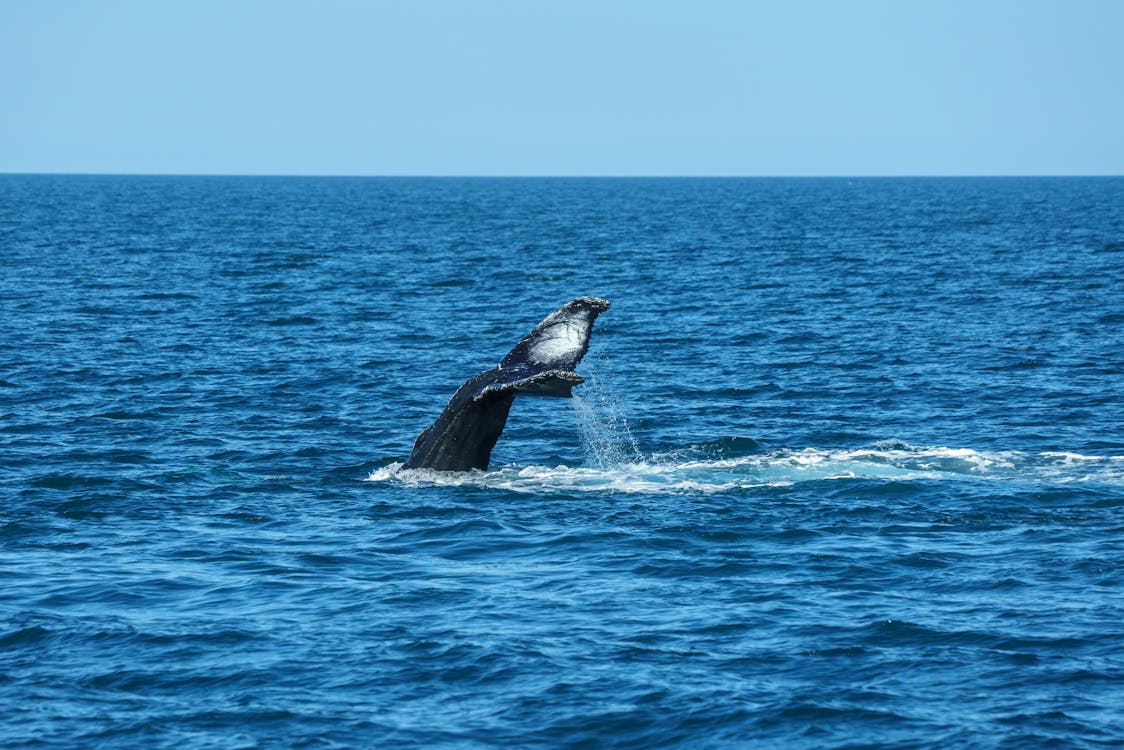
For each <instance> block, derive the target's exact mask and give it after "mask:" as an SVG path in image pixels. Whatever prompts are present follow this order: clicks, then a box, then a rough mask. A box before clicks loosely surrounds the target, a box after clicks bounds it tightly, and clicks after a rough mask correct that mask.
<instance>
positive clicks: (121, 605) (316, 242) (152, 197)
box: [0, 175, 1124, 750]
mask: <svg viewBox="0 0 1124 750" xmlns="http://www.w3.org/2000/svg"><path fill="white" fill-rule="evenodd" d="M586 294H589V295H597V296H601V297H606V298H608V299H610V300H611V301H612V308H611V309H610V310H609V311H608V312H606V313H605V314H604V315H602V316H601V318H600V319H598V321H597V324H596V326H595V329H594V335H593V339H592V346H591V350H590V353H589V355H588V356H587V357H586V359H585V361H584V362H583V363H582V364H581V365H580V366H579V368H578V370H579V372H581V373H582V374H583V375H584V376H585V377H586V378H587V382H586V383H585V384H584V385H582V386H581V387H579V388H578V389H577V390H576V393H580V394H581V395H580V397H579V398H575V399H572V400H562V399H544V398H539V399H535V398H529V397H528V398H520V399H518V400H517V401H516V403H515V406H514V408H513V409H512V414H511V419H510V420H509V422H508V427H507V430H506V432H505V433H504V435H503V437H502V438H501V439H500V442H499V444H498V445H497V447H496V450H495V452H494V453H493V455H492V465H491V467H490V469H489V470H488V471H487V472H472V473H464V474H442V473H435V472H428V471H399V470H398V469H399V466H400V464H401V463H402V462H403V461H404V460H405V459H406V457H407V456H408V455H409V452H410V448H411V446H412V443H413V440H414V438H415V437H416V435H417V434H418V433H419V432H420V431H421V430H422V429H423V428H425V427H426V426H427V425H428V424H430V423H431V422H432V420H433V419H434V418H435V417H436V416H437V414H438V413H440V411H441V408H442V407H443V405H444V404H445V402H446V401H447V400H448V398H449V397H450V396H451V395H452V393H453V391H454V390H456V388H457V387H458V386H459V385H460V384H461V383H462V382H463V381H464V380H465V379H467V378H468V377H470V376H471V375H474V374H475V373H477V372H479V371H481V370H485V369H488V368H490V367H493V366H495V364H496V363H497V362H498V361H499V360H500V358H502V357H503V356H504V354H505V353H506V352H507V351H508V350H509V349H510V348H511V347H512V346H513V345H514V344H515V343H516V342H517V341H518V340H519V339H520V338H521V337H522V336H523V335H524V334H525V333H527V331H529V330H530V329H531V327H532V326H534V325H535V324H536V323H537V322H538V321H539V320H541V319H542V318H543V317H545V316H546V315H547V314H549V313H550V312H551V311H553V310H554V309H555V308H557V307H558V306H559V305H561V304H563V303H564V302H566V301H567V300H568V299H570V298H572V297H576V296H579V295H586ZM0 746H2V747H4V748H53V747H57V748H75V747H91V748H140V747H144V748H177V750H182V749H185V748H290V747H292V748H350V747H388V748H493V747H502V748H597V749H600V748H756V747H778V748H809V749H810V748H843V747H847V748H951V747H965V748H1044V747H1053V748H1103V747H1124V179H1120V178H1072V179H1071V178H996V179H983V178H979V179H953V178H934V179H874V178H870V179H545V178H544V179H444V178H418V179H404V178H403V179H399V178H372V179H358V178H356V179H351V178H254V177H245V178H243V177H120V176H46V175H41V176H35V175H3V176H0Z"/></svg>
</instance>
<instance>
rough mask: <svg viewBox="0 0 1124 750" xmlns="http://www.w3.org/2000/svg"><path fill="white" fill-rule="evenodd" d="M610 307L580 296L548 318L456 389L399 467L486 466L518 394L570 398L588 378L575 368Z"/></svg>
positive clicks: (454, 468) (451, 468) (445, 468)
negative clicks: (599, 319) (601, 318)
mask: <svg viewBox="0 0 1124 750" xmlns="http://www.w3.org/2000/svg"><path fill="white" fill-rule="evenodd" d="M608 309H609V301H608V300H605V299H601V298H600V297H578V298H576V299H572V300H570V301H569V302H567V303H566V304H564V305H562V307H560V308H558V309H557V310H555V311H554V312H552V313H551V314H550V315H548V316H547V317H546V318H544V319H543V321H542V322H541V323H539V324H538V325H537V326H535V327H534V328H533V329H532V330H531V332H530V333H528V334H527V335H526V336H524V337H523V338H522V340H520V341H519V343H518V344H516V345H515V347H514V348H513V349H512V350H511V351H510V352H508V353H507V356H506V357H504V358H503V359H502V360H501V361H500V363H499V365H497V366H496V367H493V368H492V369H490V370H485V371H484V372H482V373H480V374H478V375H474V376H472V377H471V378H469V379H468V380H467V381H465V383H464V385H462V386H461V387H460V388H458V389H457V391H456V393H454V394H453V397H452V398H451V399H449V403H448V404H447V405H446V406H445V408H444V410H443V411H442V412H441V414H440V416H438V417H437V419H436V421H434V423H433V424H432V425H430V426H429V427H427V428H426V429H425V430H423V431H422V433H421V434H420V435H418V437H417V440H415V441H414V448H413V450H412V451H411V452H410V458H409V459H408V460H407V461H406V462H405V463H404V464H402V466H401V467H400V468H401V469H432V470H434V471H471V470H472V469H480V470H481V471H486V470H487V469H488V462H489V461H490V460H491V456H492V449H493V448H494V447H495V445H496V441H497V440H499V438H500V434H501V433H502V432H503V428H504V425H506V424H507V416H508V413H509V412H510V411H511V405H512V403H513V402H514V401H515V397H516V396H546V397H554V398H570V397H572V396H573V388H574V386H577V385H580V384H581V383H583V382H585V378H583V377H582V376H581V375H578V374H577V373H576V372H574V368H575V367H577V365H578V363H579V362H581V359H582V357H584V356H585V354H586V352H588V351H589V339H590V335H591V334H592V333H593V322H594V321H595V320H597V316H598V315H600V314H601V313H603V312H605V311H606V310H608Z"/></svg>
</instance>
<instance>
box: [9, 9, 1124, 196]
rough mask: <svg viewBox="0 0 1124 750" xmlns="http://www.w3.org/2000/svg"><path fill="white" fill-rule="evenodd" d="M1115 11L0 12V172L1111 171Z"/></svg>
mask: <svg viewBox="0 0 1124 750" xmlns="http://www.w3.org/2000/svg"><path fill="white" fill-rule="evenodd" d="M1122 39H1124V0H1019V1H1016V0H971V1H960V0H834V1H830V0H784V1H782V2H773V1H769V0H682V1H681V2H661V1H660V0H397V1H394V2H382V1H379V0H306V1H304V2H296V1H295V0H0V172H64V173H75V172H78V173H154V174H287V175H1007V174H1031V175H1049V174H1124V43H1122V41H1121V40H1122Z"/></svg>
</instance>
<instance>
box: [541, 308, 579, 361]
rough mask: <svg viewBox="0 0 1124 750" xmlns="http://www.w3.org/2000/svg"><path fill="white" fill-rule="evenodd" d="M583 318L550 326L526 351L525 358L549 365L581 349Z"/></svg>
mask: <svg viewBox="0 0 1124 750" xmlns="http://www.w3.org/2000/svg"><path fill="white" fill-rule="evenodd" d="M583 324H584V319H583V318H577V319H574V318H571V319H570V320H564V321H561V322H559V323H555V324H554V325H552V326H550V327H549V328H547V329H546V330H544V331H543V332H542V333H540V334H539V335H538V336H536V337H535V342H534V343H533V344H531V346H530V347H529V348H528V349H527V357H528V359H530V360H531V361H532V362H535V363H537V364H551V363H554V362H557V361H558V360H561V359H564V358H565V357H567V356H568V355H570V354H572V353H573V352H575V351H578V350H579V349H581V346H582V343H583V341H584V339H585V335H584V334H585V325H583Z"/></svg>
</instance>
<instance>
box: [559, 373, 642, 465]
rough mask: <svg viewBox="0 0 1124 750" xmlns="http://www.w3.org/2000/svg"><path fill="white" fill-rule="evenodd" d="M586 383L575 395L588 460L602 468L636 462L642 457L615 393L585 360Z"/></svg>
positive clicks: (575, 404)
mask: <svg viewBox="0 0 1124 750" xmlns="http://www.w3.org/2000/svg"><path fill="white" fill-rule="evenodd" d="M584 369H585V371H586V382H585V384H584V385H583V386H582V393H581V395H575V396H574V398H573V405H574V409H575V410H576V411H577V414H578V421H579V423H580V425H581V438H582V446H583V447H584V449H585V457H586V463H587V465H589V466H595V467H597V468H599V469H611V468H615V467H620V466H625V465H627V464H637V463H640V462H641V461H642V460H643V457H642V456H641V454H640V448H639V447H638V446H637V444H636V438H634V437H633V436H632V431H631V430H630V429H629V427H628V420H627V419H626V418H625V416H624V414H623V413H622V411H621V408H620V399H619V398H618V397H617V395H616V392H615V391H614V390H613V389H612V387H611V386H610V385H609V384H608V383H607V382H606V379H605V378H604V377H603V376H602V375H601V374H600V373H599V372H598V370H597V368H596V366H595V365H594V364H593V363H592V362H590V361H589V360H586V365H585V368H584Z"/></svg>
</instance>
